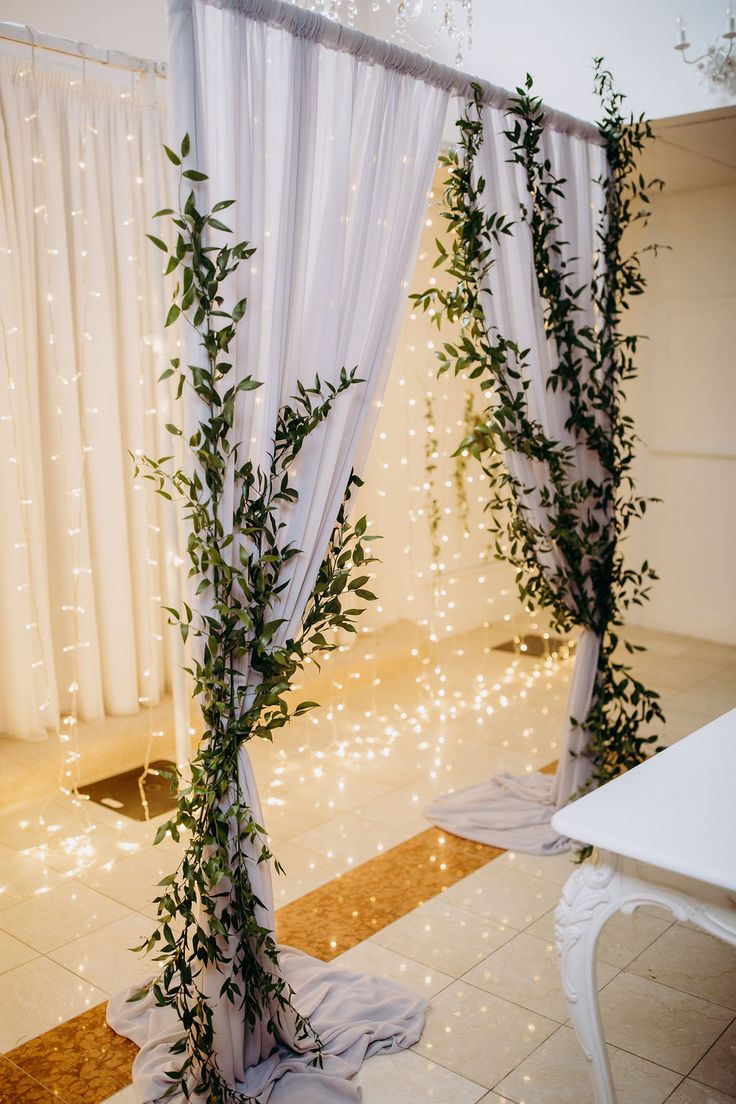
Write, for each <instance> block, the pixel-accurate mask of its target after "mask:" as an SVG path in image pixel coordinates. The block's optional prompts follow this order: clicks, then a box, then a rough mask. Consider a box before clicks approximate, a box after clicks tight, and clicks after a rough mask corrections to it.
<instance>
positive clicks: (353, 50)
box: [169, 0, 603, 145]
mask: <svg viewBox="0 0 736 1104" xmlns="http://www.w3.org/2000/svg"><path fill="white" fill-rule="evenodd" d="M193 2H194V0H169V11H170V12H175V11H186V10H188V9H189V8H191V6H192V3H193ZM199 2H201V3H206V4H209V5H210V6H211V7H215V8H221V9H223V10H225V11H237V12H240V13H241V14H242V15H244V16H247V17H248V18H249V19H257V20H260V21H261V22H263V23H269V24H271V25H272V26H274V27H279V28H281V29H282V30H285V31H288V32H289V33H290V34H293V35H295V36H296V37H298V38H304V39H308V40H309V41H311V42H318V43H320V44H321V45H323V46H327V47H329V48H331V49H333V50H340V51H342V52H343V53H347V54H351V55H352V56H353V57H356V58H359V59H360V60H361V61H365V62H368V63H370V64H373V65H381V66H383V67H384V68H386V69H393V70H395V71H396V72H399V73H404V74H406V75H407V76H412V77H415V78H416V79H417V80H421V81H425V82H426V83H428V84H433V85H436V86H438V87H439V88H442V89H444V90H445V91H446V92H454V93H457V94H459V95H465V96H470V95H471V93H472V85H473V84H478V85H480V87H481V89H482V92H483V99H484V101H485V103H487V104H489V105H490V106H492V107H498V108H502V109H503V108H506V107H508V106H510V104H511V102H512V100H513V96H512V94H511V93H510V92H508V91H507V90H506V89H505V88H501V87H500V86H498V85H494V84H490V83H489V82H488V81H484V80H480V79H477V78H474V77H469V76H468V75H467V74H466V73H463V72H461V71H460V70H459V69H453V68H452V66H449V65H441V64H440V63H439V62H436V61H432V60H431V59H430V58H428V57H424V56H423V55H422V54H417V53H414V52H413V51H411V50H407V49H405V48H404V47H403V46H397V45H395V44H394V43H392V42H384V41H383V40H382V39H380V38H374V37H373V36H372V35H368V34H365V33H364V32H363V31H358V30H355V28H353V27H345V26H343V25H342V24H341V23H338V22H337V21H336V20H334V19H328V18H327V17H326V16H324V15H320V14H318V13H317V12H312V11H307V10H306V9H304V8H298V7H296V5H294V4H288V3H284V0H199ZM544 112H545V119H546V123H547V125H548V126H550V127H552V128H553V129H554V130H557V131H560V132H561V133H563V134H569V135H571V136H573V137H575V138H580V139H583V140H585V141H588V142H594V143H595V144H597V145H601V144H602V142H603V139H602V137H601V133H600V130H599V128H598V127H597V126H596V125H595V123H590V122H586V121H585V120H583V119H577V118H576V117H575V116H574V115H568V114H566V113H565V112H564V111H554V110H551V109H550V108H547V107H546V106H545V107H544Z"/></svg>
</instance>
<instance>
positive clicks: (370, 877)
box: [276, 828, 503, 962]
mask: <svg viewBox="0 0 736 1104" xmlns="http://www.w3.org/2000/svg"><path fill="white" fill-rule="evenodd" d="M501 854H503V852H502V851H501V850H500V849H499V848H498V847H486V846H485V844H482V843H474V842H473V841H472V840H466V839H460V837H459V836H452V835H450V833H449V832H443V831H441V830H440V829H438V828H429V829H428V830H427V831H426V832H420V833H419V835H417V836H413V837H412V838H411V839H409V840H406V842H405V843H400V844H398V845H397V846H396V847H392V848H391V850H390V851H386V852H385V853H384V854H382V855H378V856H376V857H375V858H373V859H369V860H368V862H364V863H362V864H361V865H360V866H357V867H356V868H355V869H354V870H349V871H347V873H345V874H341V875H340V877H339V878H334V879H333V880H332V881H331V882H328V883H327V885H324V886H319V888H317V889H314V890H312V892H311V893H307V894H305V895H304V896H303V897H300V898H299V899H298V900H297V901H293V902H292V903H291V904H290V905H285V906H284V908H281V909H279V911H278V913H277V914H276V934H277V936H278V939H279V942H280V943H287V944H288V945H289V946H290V947H298V948H299V950H302V951H307V952H308V953H309V954H311V955H314V956H315V957H316V958H321V959H322V960H323V961H325V962H329V960H330V959H332V958H335V956H336V955H339V954H342V952H343V951H347V950H350V948H351V947H354V946H355V945H356V943H362V941H363V940H364V939H368V938H369V937H370V936H371V935H374V934H375V932H377V931H380V930H381V928H385V927H386V925H387V924H391V923H393V921H394V920H398V919H399V917H401V916H405V915H406V913H407V912H411V911H412V909H415V908H417V907H418V906H419V905H422V904H424V902H425V901H428V900H429V899H430V898H431V897H436V896H437V894H438V893H442V891H443V890H444V889H447V888H449V886H451V885H454V883H455V882H458V881H460V879H461V878H464V877H465V876H466V875H467V874H472V873H473V871H474V870H478V868H479V867H481V866H485V864H486V863H488V862H490V861H491V859H495V858H496V857H497V856H498V855H501Z"/></svg>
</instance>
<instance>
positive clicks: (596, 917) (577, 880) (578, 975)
mask: <svg viewBox="0 0 736 1104" xmlns="http://www.w3.org/2000/svg"><path fill="white" fill-rule="evenodd" d="M620 880H621V875H620V872H619V871H618V870H617V869H616V867H615V865H608V864H607V863H601V864H599V865H593V864H592V863H583V864H582V865H581V866H579V867H578V868H577V870H575V871H574V873H573V874H572V875H571V877H570V878H569V879H568V880H567V882H566V883H565V887H564V889H563V891H562V898H561V899H560V903H559V905H558V906H557V911H556V913H555V916H556V922H555V944H556V947H557V954H558V956H559V959H560V972H561V975H562V988H563V991H564V993H565V998H566V1000H567V1008H568V1011H569V1013H570V1020H571V1022H572V1025H573V1027H574V1028H575V1034H576V1035H577V1037H578V1042H579V1043H580V1045H581V1047H582V1049H583V1053H584V1054H585V1057H586V1058H587V1059H588V1062H589V1063H590V1076H591V1079H592V1081H593V1096H594V1099H595V1104H616V1092H615V1089H614V1087H613V1079H612V1077H611V1069H610V1066H609V1063H608V1055H607V1053H606V1044H605V1041H604V1038H603V1028H602V1025H601V1017H600V1011H599V1008H598V985H597V975H596V946H597V944H598V936H599V935H600V933H601V928H602V927H603V925H604V924H605V922H606V920H607V919H608V917H609V916H610V915H611V913H612V912H615V911H616V910H617V908H618V905H617V903H616V898H617V896H618V894H617V890H618V889H619V885H618V883H619V882H620Z"/></svg>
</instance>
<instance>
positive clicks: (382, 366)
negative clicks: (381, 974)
mask: <svg viewBox="0 0 736 1104" xmlns="http://www.w3.org/2000/svg"><path fill="white" fill-rule="evenodd" d="M249 12H251V14H250V15H249ZM279 14H282V15H283V16H284V19H283V20H281V21H279V19H278V18H277V16H278V15H279ZM269 15H270V16H271V17H272V18H267V16H269ZM169 17H170V32H171V51H170V71H169V78H170V97H171V116H172V119H173V124H172V140H171V141H172V144H175V145H178V144H179V143H180V141H181V138H182V136H183V133H184V131H185V130H186V131H187V132H188V133H190V135H191V139H192V151H193V152H192V156H191V163H192V165H196V167H197V168H199V169H201V170H204V171H205V172H207V173H208V174H209V177H210V180H209V184H208V193H209V202H210V203H213V202H216V201H218V200H221V199H229V198H233V199H235V200H236V201H237V206H236V207H235V208H231V209H230V210H229V211H228V215H229V216H230V217H229V219H228V222H229V224H230V225H231V226H232V227H233V230H234V233H235V235H236V238H237V239H238V240H239V239H241V238H247V239H248V240H250V242H251V244H252V245H254V246H255V247H256V249H257V252H256V253H255V255H254V256H253V258H252V260H251V263H250V266H249V267H248V266H242V267H241V270H240V273H239V274H238V275H239V280H240V283H239V286H236V287H234V288H232V289H231V290H232V295H233V298H234V299H241V298H242V297H243V296H247V297H248V312H247V314H246V318H245V323H244V325H243V326H242V327H241V329H240V332H239V335H238V339H237V343H236V348H235V357H234V362H235V365H236V372H237V374H238V376H239V377H244V376H246V375H253V376H255V377H257V378H258V379H260V380H262V381H263V383H264V386H263V387H262V388H260V389H259V390H258V391H257V392H255V398H252V397H251V398H249V399H248V400H247V401H245V402H243V403H242V406H241V408H240V409H239V410H238V411H237V412H236V418H235V430H234V438H235V439H236V440H240V441H244V442H247V443H248V445H249V454H250V456H251V458H252V459H253V460H254V461H256V462H262V461H263V460H264V459H265V457H266V455H267V453H268V451H269V448H270V446H271V442H272V438H273V432H274V426H275V419H276V414H277V411H278V408H279V406H280V405H281V404H282V403H283V402H284V401H285V400H287V399H288V398H289V397H290V396H291V395H292V394H294V392H295V387H296V383H297V381H298V380H301V381H303V382H305V383H306V384H311V382H312V381H313V380H314V377H315V375H319V376H320V377H321V378H322V379H323V380H333V381H336V380H337V378H338V374H339V372H340V369H341V368H342V367H343V366H345V367H346V368H348V369H350V368H352V367H353V366H355V365H357V366H358V369H359V372H358V375H359V377H360V378H361V379H362V380H364V381H365V382H364V383H362V384H360V385H358V386H355V387H353V388H352V389H351V390H350V391H348V392H347V393H345V394H344V395H342V396H341V397H340V399H339V401H338V402H337V404H336V406H335V408H334V409H333V412H332V413H331V415H330V417H329V419H328V420H327V421H326V422H325V423H323V424H322V426H321V427H320V429H319V430H318V431H317V432H316V433H314V434H313V435H312V437H311V438H310V439H309V441H308V443H307V445H306V446H305V447H304V449H303V451H302V453H301V454H300V457H299V471H298V479H297V482H296V485H297V488H298V491H299V502H298V503H297V504H296V505H295V506H293V507H291V506H290V507H288V508H286V509H285V510H284V513H283V515H282V520H283V522H284V523H285V528H284V530H283V540H284V542H286V541H293V542H294V544H296V546H297V547H299V548H301V549H302V550H303V554H302V555H301V556H300V557H298V558H297V559H296V560H295V561H292V564H293V565H294V566H293V570H292V571H291V575H290V578H289V582H288V586H287V587H286V589H285V590H284V592H283V593H282V595H281V596H280V608H279V609H277V610H275V611H274V612H275V616H276V617H280V618H284V619H285V624H284V625H283V626H282V628H281V632H282V633H283V635H284V636H285V637H288V636H293V635H294V634H295V629H296V627H297V626H298V624H299V621H300V618H301V616H302V613H303V611H304V608H305V604H306V602H307V599H308V596H309V594H310V591H311V589H312V586H313V584H314V580H315V578H316V573H317V571H318V568H319V565H320V562H321V560H322V558H323V555H324V552H325V550H326V547H327V542H328V539H329V536H330V533H331V531H332V528H333V526H334V523H335V519H336V516H337V512H338V509H339V506H340V503H341V501H342V498H343V495H344V492H345V488H346V484H347V481H348V478H349V475H350V471H351V469H352V468H353V467H354V466H355V465H356V463H357V462H359V460H360V457H361V455H362V454H363V452H364V451H365V447H366V442H367V440H368V437H369V434H370V429H371V425H372V422H373V420H374V419H375V415H376V412H377V409H378V405H379V404H380V399H381V394H382V391H383V386H384V382H385V377H386V373H387V370H388V367H389V365H390V363H391V359H392V355H393V349H394V345H395V342H396V339H397V335H398V328H399V325H400V320H401V314H402V310H403V305H404V302H405V297H406V292H407V288H408V280H409V277H410V274H411V271H412V268H413V264H414V260H415V256H416V252H417V248H418V241H419V236H420V228H421V220H422V215H423V212H424V208H425V204H426V196H427V192H428V190H429V188H430V185H431V179H432V173H433V170H434V166H435V161H436V157H437V152H438V148H439V143H440V138H441V133H442V127H443V124H444V121H445V115H446V109H447V103H448V92H447V91H446V90H444V89H442V88H440V87H438V86H435V85H433V84H431V83H427V82H424V81H421V80H419V79H417V77H416V76H415V75H413V74H412V73H411V72H407V71H403V72H401V71H398V70H397V69H395V68H390V67H384V66H383V65H381V64H371V63H369V62H368V61H365V60H361V58H360V57H359V56H358V55H357V54H351V53H349V52H344V51H337V50H334V49H332V48H329V47H328V46H326V45H325V44H323V43H322V42H321V41H320V35H321V32H322V31H323V30H324V29H325V27H328V26H329V24H326V23H325V21H324V20H319V19H315V18H314V17H313V16H312V15H311V14H310V13H308V12H300V11H298V10H297V9H294V8H289V7H288V6H284V5H278V4H264V3H262V2H259V3H252V4H251V3H248V2H244V0H240V2H239V3H238V4H237V5H235V4H234V5H232V6H230V5H227V4H218V5H215V4H209V3H206V2H203V0H172V2H171V3H170V10H169ZM390 49H391V48H390V47H387V50H389V51H390ZM177 127H178V130H177ZM241 274H242V275H241ZM187 353H188V357H189V358H190V360H191V358H192V357H195V356H197V355H199V350H198V349H197V347H196V342H195V344H194V345H193V346H192V347H191V348H189V349H188V350H187ZM187 417H188V424H189V425H190V426H191V425H192V423H193V422H194V421H196V418H197V410H196V408H190V410H189V411H188V414H187ZM224 509H225V511H226V513H225V516H229V515H228V514H227V510H228V507H227V506H225V508H224ZM243 675H244V676H245V675H247V671H243ZM240 786H241V799H242V800H245V801H246V802H247V803H248V804H249V805H250V806H251V807H252V808H253V809H254V810H256V813H257V815H259V809H260V803H259V800H258V793H257V789H256V784H255V780H254V778H253V773H252V769H251V765H250V762H249V758H248V754H247V751H246V750H245V749H243V750H242V751H241V753H240ZM261 823H262V820H261ZM252 877H253V879H254V882H255V887H254V888H255V890H256V893H257V895H258V896H259V897H260V899H261V901H262V902H263V903H264V911H263V915H262V917H261V920H260V922H261V923H263V924H267V925H268V926H269V927H270V928H271V929H272V930H273V927H274V914H273V899H272V894H271V889H270V883H269V880H268V876H267V874H265V873H264V870H263V866H262V865H261V866H260V867H256V866H255V864H254V865H253V867H252ZM281 969H282V972H283V974H284V976H285V977H286V979H287V980H288V981H289V982H290V984H291V986H292V987H293V989H294V992H295V1003H296V1005H297V1007H298V1008H299V1009H300V1010H301V1011H302V1012H303V1013H307V1014H311V1015H312V1018H313V1026H314V1027H315V1028H316V1030H317V1031H318V1033H319V1035H320V1036H321V1038H322V1041H323V1043H324V1046H325V1062H324V1069H323V1070H322V1071H319V1070H316V1069H314V1068H313V1067H310V1066H309V1062H310V1059H311V1057H312V1055H310V1054H309V1053H308V1052H307V1053H302V1052H301V1051H300V1044H299V1043H298V1042H297V1041H296V1040H295V1039H293V1038H292V1040H291V1041H290V1042H291V1045H290V1046H289V1047H286V1046H280V1047H279V1048H278V1049H276V1050H273V1045H274V1044H273V1039H272V1038H271V1037H270V1036H268V1035H267V1034H266V1032H265V1030H262V1031H258V1030H256V1031H246V1029H245V1026H244V1023H243V1017H242V1014H241V1011H240V1010H239V1009H238V1008H237V1007H236V1006H235V1005H233V1004H230V1003H229V1002H227V1001H224V1000H221V1001H220V1003H219V1006H218V1008H217V1011H216V1023H217V1031H216V1040H215V1048H216V1054H217V1059H218V1063H219V1067H220V1069H221V1071H222V1072H223V1074H224V1075H225V1076H226V1078H227V1080H228V1082H229V1083H230V1084H231V1085H232V1086H233V1087H234V1088H237V1089H238V1090H239V1091H241V1092H244V1093H251V1094H253V1095H257V1096H258V1099H259V1100H262V1101H266V1100H270V1101H272V1102H273V1104H276V1102H277V1101H278V1102H279V1104H281V1102H283V1104H287V1102H288V1104H308V1102H311V1101H314V1104H318V1102H319V1104H338V1102H343V1101H345V1102H348V1101H357V1100H359V1099H360V1094H359V1090H358V1089H357V1087H355V1086H354V1085H352V1084H351V1083H350V1082H349V1081H348V1080H347V1079H348V1078H349V1077H350V1076H351V1075H352V1074H353V1073H355V1072H356V1071H357V1070H358V1068H359V1067H360V1064H361V1062H362V1060H363V1058H364V1057H365V1056H366V1055H367V1054H373V1053H377V1052H381V1051H389V1050H395V1049H397V1048H399V1047H404V1046H409V1045H411V1044H412V1043H414V1042H416V1041H417V1040H418V1038H419V1036H420V1034H421V1029H422V1024H423V1018H424V1002H423V1001H422V1000H421V999H419V998H417V997H416V996H414V995H413V994H411V993H409V992H408V991H406V990H404V989H402V988H401V987H399V986H396V985H394V984H393V983H390V982H388V981H384V980H382V979H378V978H368V977H363V976H361V977H359V978H358V977H356V976H355V975H351V974H349V973H346V972H344V971H341V970H338V969H336V968H333V967H330V966H326V965H325V964H324V963H320V962H317V961H316V960H314V959H312V958H310V957H309V956H307V955H303V954H300V953H298V952H295V951H290V950H289V949H285V950H284V954H283V956H282V960H281ZM213 991H214V992H217V991H218V989H213ZM126 996H127V994H126V993H123V994H120V995H119V996H118V997H116V998H115V999H114V1000H113V1001H111V1003H110V1006H109V1012H108V1018H109V1022H110V1024H111V1025H112V1027H114V1028H115V1029H116V1030H117V1031H119V1032H121V1033H123V1034H125V1035H127V1036H129V1037H130V1038H132V1039H134V1040H135V1041H136V1042H137V1043H138V1044H139V1045H140V1047H141V1050H140V1053H139V1055H138V1057H137V1058H136V1061H135V1065H134V1070H133V1074H134V1083H135V1087H136V1094H137V1097H138V1100H139V1101H140V1102H141V1104H150V1102H153V1101H158V1100H159V1099H161V1098H163V1096H164V1093H165V1091H166V1089H167V1087H168V1086H169V1085H170V1082H169V1080H168V1079H167V1077H166V1073H165V1071H166V1070H167V1069H169V1068H171V1058H170V1055H169V1045H170V1043H171V1042H172V1041H173V1040H175V1039H177V1038H178V1037H179V1035H180V1034H181V1028H180V1025H179V1023H178V1021H177V1019H176V1014H175V1012H173V1011H172V1010H171V1009H169V1008H156V1007H155V1006H154V1004H153V1001H152V999H151V998H150V997H148V998H146V999H144V1000H143V1001H141V1002H140V1003H137V1004H126V1002H125V1000H126ZM264 1027H265V1025H264Z"/></svg>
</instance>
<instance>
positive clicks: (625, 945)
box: [528, 908, 672, 970]
mask: <svg viewBox="0 0 736 1104" xmlns="http://www.w3.org/2000/svg"><path fill="white" fill-rule="evenodd" d="M671 924H672V919H671V917H669V918H667V914H665V913H661V912H660V913H659V914H658V915H653V914H652V913H651V912H648V911H645V910H644V909H641V908H639V909H636V911H635V912H633V913H632V914H631V915H630V916H625V915H624V913H623V912H617V913H614V915H613V916H612V917H611V918H610V920H608V922H607V923H606V925H605V927H604V928H603V931H602V932H601V935H600V939H599V940H598V961H599V962H607V963H608V964H609V966H617V967H618V969H619V970H623V968H624V967H625V966H628V964H629V963H630V962H632V961H633V959H635V958H636V956H637V955H638V954H641V952H642V951H643V950H644V949H645V948H646V947H648V946H649V944H650V943H653V942H654V940H655V939H657V938H658V936H660V935H662V933H663V932H665V931H667V929H668V928H669V927H671ZM528 931H529V934H530V935H538V936H539V937H540V938H541V939H547V940H549V941H550V942H552V941H553V940H554V937H555V911H554V909H551V910H550V912H548V913H546V914H545V915H544V916H542V917H540V919H539V920H536V921H535V922H534V923H533V924H532V925H531V926H530V927H529V929H528Z"/></svg>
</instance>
